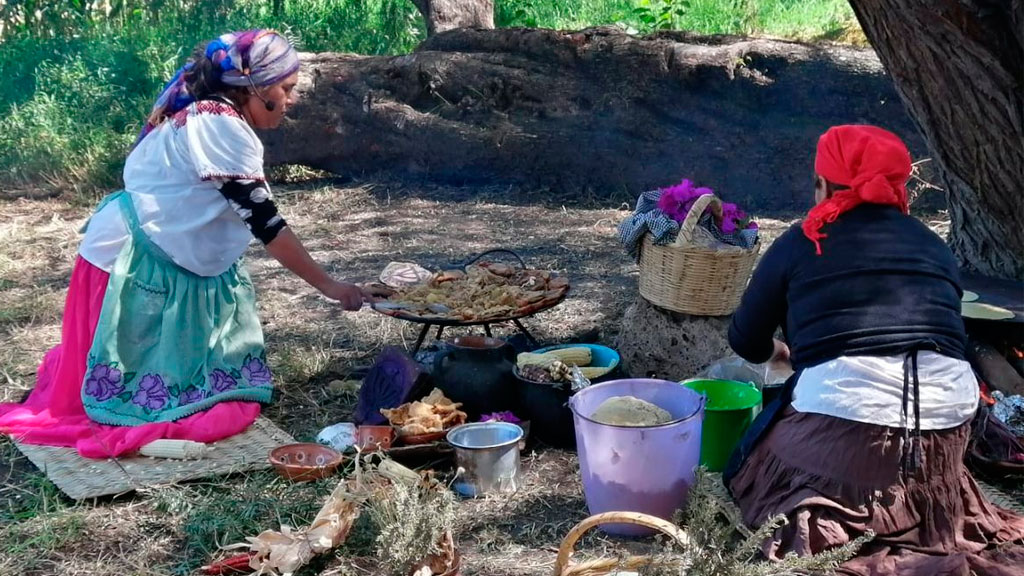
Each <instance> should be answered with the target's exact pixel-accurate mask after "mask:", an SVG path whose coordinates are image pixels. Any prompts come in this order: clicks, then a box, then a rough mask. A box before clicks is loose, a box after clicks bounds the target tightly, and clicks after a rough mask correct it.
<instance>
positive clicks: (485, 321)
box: [370, 249, 571, 357]
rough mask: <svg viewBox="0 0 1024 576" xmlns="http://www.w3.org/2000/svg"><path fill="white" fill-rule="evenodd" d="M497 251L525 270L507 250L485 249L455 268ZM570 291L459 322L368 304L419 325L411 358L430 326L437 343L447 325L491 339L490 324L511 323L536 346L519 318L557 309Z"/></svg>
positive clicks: (377, 303) (378, 310) (383, 303)
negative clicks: (469, 329)
mask: <svg viewBox="0 0 1024 576" xmlns="http://www.w3.org/2000/svg"><path fill="white" fill-rule="evenodd" d="M497 252H502V253H507V254H511V255H512V256H513V257H514V258H515V259H516V261H517V262H518V264H519V265H520V266H521V267H522V268H523V269H524V270H526V269H527V268H526V264H525V263H524V262H523V259H522V258H521V257H520V256H519V255H518V254H516V253H515V252H513V251H511V250H504V249H497V250H488V251H487V252H483V253H481V254H479V255H477V256H475V257H473V258H470V259H469V260H467V261H466V262H464V263H462V264H460V265H458V266H457V267H458V268H462V269H463V270H465V269H466V268H467V267H469V266H470V265H471V264H473V263H475V262H477V261H478V260H480V258H482V257H484V256H486V255H487V254H493V253H497ZM453 268H454V267H453ZM570 290H571V287H570V288H566V289H565V291H564V292H562V294H561V296H559V297H558V298H555V299H553V300H547V301H545V300H541V301H540V302H538V303H536V304H531V305H530V306H527V307H525V308H524V309H520V310H516V311H514V312H512V313H511V314H508V315H505V316H492V317H487V318H474V319H472V320H460V319H455V318H449V317H445V316H420V315H418V314H413V313H411V312H409V311H407V310H402V309H399V308H389V307H388V306H387V304H388V303H389V302H388V301H387V300H382V301H380V302H374V303H373V304H371V305H370V307H371V308H372V309H373V310H375V311H377V312H379V313H381V314H384V315H385V316H391V317H392V318H397V319H399V320H405V321H407V322H413V323H416V324H422V325H423V328H422V329H421V330H420V333H419V336H417V337H416V344H415V345H414V346H413V348H412V355H413V356H414V357H415V355H416V353H417V352H419V349H420V347H421V346H422V345H423V341H424V340H426V337H427V334H428V333H429V332H430V329H431V328H433V327H434V326H437V334H436V335H435V336H434V338H435V339H437V340H440V339H441V335H442V333H443V332H444V329H445V328H447V327H449V326H483V327H484V333H485V334H486V335H487V336H492V334H491V324H502V323H505V322H511V323H513V324H514V325H515V327H516V328H518V329H519V331H520V332H522V333H523V335H524V336H526V338H527V339H529V341H530V342H531V343H533V344H535V345H537V344H538V343H537V340H536V338H534V337H533V335H532V334H530V331H529V330H527V329H526V327H525V326H523V324H522V322H520V319H522V318H526V317H529V316H533V315H534V314H537V313H540V312H543V311H545V310H550V309H551V308H554V307H555V306H558V305H559V304H561V303H562V302H563V301H564V300H565V298H566V297H567V296H568V295H569V291H570Z"/></svg>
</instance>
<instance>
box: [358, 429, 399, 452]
mask: <svg viewBox="0 0 1024 576" xmlns="http://www.w3.org/2000/svg"><path fill="white" fill-rule="evenodd" d="M394 441H395V429H394V427H392V426H360V427H358V428H356V446H357V447H358V448H359V450H360V452H363V453H367V452H376V451H378V450H381V451H387V450H389V449H390V448H391V445H392V444H393V443H394Z"/></svg>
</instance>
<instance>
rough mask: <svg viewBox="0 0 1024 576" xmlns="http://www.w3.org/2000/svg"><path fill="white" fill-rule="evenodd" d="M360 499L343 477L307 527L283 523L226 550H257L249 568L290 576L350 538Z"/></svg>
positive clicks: (357, 514) (268, 573)
mask: <svg viewBox="0 0 1024 576" xmlns="http://www.w3.org/2000/svg"><path fill="white" fill-rule="evenodd" d="M359 504H360V502H359V499H358V498H357V497H356V496H354V495H353V494H352V493H351V492H349V490H348V485H347V482H346V481H345V480H342V481H341V482H340V483H338V485H337V486H336V487H335V488H334V491H332V492H331V495H330V496H328V497H327V501H326V502H325V503H324V505H323V507H322V508H321V509H320V512H318V513H317V515H316V518H314V519H313V522H312V524H310V525H309V527H308V528H302V529H299V530H295V529H293V528H292V527H290V526H281V530H280V531H276V530H265V531H263V532H261V533H260V535H259V536H249V537H247V538H246V540H247V541H248V544H246V543H241V544H234V545H232V546H228V547H226V549H233V548H244V547H248V548H249V550H250V551H251V552H253V553H254V555H253V557H252V559H251V560H250V561H249V567H250V568H253V569H254V570H256V574H257V575H263V574H267V575H275V576H276V575H278V574H280V575H281V576H289V575H290V574H292V573H294V572H295V571H296V570H298V569H299V568H302V567H303V566H305V565H306V564H307V563H309V561H310V560H311V559H312V558H313V556H314V555H316V554H323V553H324V552H327V551H329V550H332V549H333V548H336V547H337V546H339V545H340V544H341V543H342V542H344V541H345V539H346V538H347V537H348V533H349V532H350V531H351V530H352V524H353V523H355V521H356V519H357V518H359V511H360V508H359Z"/></svg>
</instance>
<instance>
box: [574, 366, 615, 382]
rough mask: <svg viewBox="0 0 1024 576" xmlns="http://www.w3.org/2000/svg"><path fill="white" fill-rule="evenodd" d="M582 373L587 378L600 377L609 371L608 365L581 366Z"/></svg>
mask: <svg viewBox="0 0 1024 576" xmlns="http://www.w3.org/2000/svg"><path fill="white" fill-rule="evenodd" d="M579 369H580V373H582V374H583V376H584V377H585V378H586V379H587V380H593V379H594V378H600V377H601V376H604V375H605V374H607V373H608V372H609V370H608V367H606V366H580V367H579Z"/></svg>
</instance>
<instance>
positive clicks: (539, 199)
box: [0, 181, 786, 576]
mask: <svg viewBox="0 0 1024 576" xmlns="http://www.w3.org/2000/svg"><path fill="white" fill-rule="evenodd" d="M277 194H278V197H279V202H280V204H281V206H282V211H283V212H284V213H285V215H286V217H287V218H288V220H289V222H290V223H291V225H292V227H293V228H294V229H295V230H296V231H297V232H298V234H299V235H300V237H302V238H303V239H304V240H305V241H306V244H307V246H308V247H309V249H310V251H311V252H312V253H313V255H314V257H315V258H316V259H317V260H318V261H320V262H322V263H324V264H325V265H326V266H327V267H328V269H329V270H330V271H331V272H332V273H334V274H336V275H337V276H339V277H344V278H348V279H352V280H360V281H362V280H369V279H372V278H374V277H375V276H376V275H377V274H378V273H379V271H380V270H381V269H382V268H383V266H384V265H386V264H387V263H388V262H389V261H392V260H403V261H404V260H411V261H418V262H423V263H427V264H432V265H441V264H445V263H450V262H458V261H461V260H463V259H464V258H465V257H467V256H468V255H472V254H475V253H478V252H481V251H483V250H487V249H490V248H495V247H503V248H511V249H514V250H516V251H517V252H519V253H520V254H521V255H522V256H523V257H524V258H525V259H526V260H527V262H528V263H530V264H531V265H534V266H536V267H541V268H550V269H555V270H559V271H562V272H565V273H567V274H568V275H569V276H570V278H571V279H572V281H573V292H572V293H571V296H570V298H569V299H568V300H567V301H566V302H564V303H563V304H562V305H560V306H559V307H557V308H555V309H553V310H551V311H548V312H545V313H543V314H540V315H538V316H536V317H534V318H530V319H527V320H526V321H525V323H526V324H527V326H528V327H529V328H530V329H531V331H533V333H534V335H535V336H537V337H538V338H539V339H540V340H542V341H566V340H570V339H572V338H573V336H574V335H579V334H583V333H593V332H594V331H598V332H599V335H600V340H602V341H605V342H610V341H611V340H612V339H613V338H614V335H615V333H616V330H617V323H618V322H619V319H620V318H621V316H622V313H623V311H624V310H625V308H626V306H628V304H629V303H630V301H631V300H632V299H633V298H635V297H636V296H635V294H636V290H635V282H636V278H635V276H636V267H635V265H634V264H633V263H632V262H631V261H630V260H629V259H628V257H627V256H626V255H625V254H624V253H623V251H622V250H620V249H619V247H618V245H617V240H616V225H617V224H618V222H619V221H620V220H621V219H622V218H623V217H624V216H625V215H626V214H627V213H628V212H627V209H628V204H629V202H631V199H630V198H628V197H622V198H582V199H581V198H576V199H573V200H572V201H571V203H570V202H569V200H568V199H559V198H552V197H550V196H549V195H547V194H545V193H544V192H542V191H537V192H533V193H525V192H522V191H512V190H507V189H479V188H474V189H461V188H443V187H430V188H408V187H403V186H400V185H392V184H388V183H374V184H364V185H336V184H332V183H331V182H329V181H312V182H307V183H302V184H296V185H291V186H282V187H280V188H279V189H278V192H277ZM563 202H565V204H564V205H563ZM90 204H91V202H89V201H87V200H71V201H69V200H67V199H63V198H46V197H37V198H26V197H19V198H13V199H12V198H7V199H0V401H16V400H18V399H20V398H21V397H22V396H23V395H24V394H25V393H26V392H27V391H28V390H29V389H31V387H32V386H33V384H34V378H35V370H36V365H37V363H38V362H39V360H40V359H41V358H42V355H43V353H44V352H45V350H46V349H48V348H49V347H51V346H53V345H54V344H56V343H57V341H58V339H59V332H60V316H61V307H62V304H63V298H64V295H65V291H66V286H67V282H68V279H69V276H70V272H71V265H72V262H73V259H74V255H75V252H76V248H77V242H78V235H77V232H76V231H77V230H78V228H79V227H80V226H81V225H82V223H83V222H84V220H85V218H86V217H87V216H88V214H89V208H90ZM764 225H765V226H764V229H765V232H766V233H767V235H768V237H769V238H770V237H774V236H775V235H777V234H778V232H779V231H780V230H782V229H784V227H785V225H786V221H783V220H774V221H771V220H769V221H764ZM248 266H249V269H250V272H251V273H252V277H253V279H254V281H255V283H256V285H257V290H258V293H259V298H260V309H261V313H262V319H263V321H264V328H265V331H266V337H267V346H268V351H269V354H270V362H271V365H272V368H273V369H274V370H275V373H276V382H277V385H278V388H279V397H278V398H277V401H276V402H275V403H274V404H273V405H272V406H271V407H269V408H268V409H267V410H266V415H267V416H268V417H269V418H270V419H272V420H273V421H275V422H276V423H277V424H278V425H279V426H281V427H283V428H284V429H286V430H287V431H288V432H290V433H291V434H293V435H294V436H295V437H296V438H297V439H299V440H309V439H311V438H312V437H313V436H314V435H315V434H316V432H317V431H319V430H320V429H321V428H322V427H323V426H326V425H328V424H331V423H334V422H339V421H344V420H347V419H348V418H349V417H350V414H351V410H352V407H353V404H354V400H355V398H354V395H353V394H352V393H351V392H346V391H341V390H332V389H330V388H329V387H328V386H327V383H328V382H330V381H331V380H334V379H338V378H345V377H346V376H347V375H349V374H351V373H353V372H355V371H357V370H358V369H359V368H360V367H363V366H366V365H367V364H368V363H369V362H370V361H371V360H372V359H373V357H374V355H375V354H376V353H377V352H378V351H379V350H380V349H381V348H382V347H383V346H385V345H399V346H405V347H409V346H411V345H412V342H413V341H414V339H415V336H416V330H415V327H414V326H411V325H408V324H406V323H403V322H401V321H398V320H394V319H391V318H387V317H384V316H381V315H378V314H376V313H374V312H372V311H369V310H365V309H364V310H363V311H361V312H358V313H344V312H342V311H341V310H340V309H339V308H338V307H337V306H335V305H334V304H332V303H331V302H329V301H327V300H325V299H323V298H322V297H320V296H319V295H317V294H316V293H315V292H314V291H313V290H312V289H311V288H309V287H308V286H306V285H304V284H303V283H302V282H301V281H300V280H298V279H296V278H295V277H293V276H291V275H290V274H289V273H287V272H286V271H285V270H283V269H282V268H280V267H279V266H278V265H277V264H276V263H275V262H273V261H272V260H271V259H270V258H269V257H268V256H267V255H266V253H265V252H264V251H263V250H262V249H259V248H254V249H252V250H251V251H250V253H249V255H248ZM524 470H525V471H524V475H525V488H524V489H523V490H522V491H521V492H519V493H518V494H516V495H515V496H513V497H511V498H501V499H484V500H478V501H466V502H462V503H460V505H459V512H458V514H459V520H458V523H457V534H456V536H457V538H458V542H459V546H460V548H461V549H462V550H463V551H464V552H465V558H466V568H465V570H464V572H463V573H464V574H466V575H467V576H468V575H474V574H479V575H493V576H513V575H514V576H535V575H536V576H540V575H544V574H548V573H549V571H550V566H551V562H552V560H553V558H554V552H555V550H556V549H557V546H558V544H559V542H560V540H561V538H562V537H563V536H564V535H565V533H566V532H567V531H568V530H569V528H570V527H571V526H572V525H573V524H574V523H575V522H577V521H579V520H580V519H582V518H583V517H585V516H586V509H585V505H584V500H583V495H582V491H581V487H580V483H579V480H578V474H579V472H578V463H577V461H576V457H575V455H574V454H571V453H567V452H561V451H557V450H541V451H535V452H531V453H528V454H525V455H524ZM331 485H332V482H331V481H323V482H318V483H312V484H305V485H291V484H285V483H283V482H281V481H280V480H278V479H277V478H276V476H274V475H273V474H272V473H270V472H259V473H253V474H248V475H242V476H236V477H231V478H214V479H210V480H208V481H205V482H196V483H190V484H186V485H182V486H174V487H163V488H157V489H151V490H148V491H145V492H142V493H137V494H134V495H131V496H128V497H124V498H120V499H116V500H110V499H106V500H101V501H98V502H85V503H78V504H76V503H74V502H71V501H69V500H67V499H66V498H64V497H63V496H61V494H60V493H59V492H58V491H57V490H56V488H54V486H53V485H52V484H50V483H49V482H48V481H47V480H46V479H45V476H43V475H42V473H41V472H39V471H38V470H36V469H35V468H34V467H33V466H32V465H31V464H30V463H28V462H27V461H26V459H25V458H24V457H23V456H21V455H20V454H19V453H18V452H17V451H16V450H15V449H14V447H13V446H12V445H11V444H10V442H9V441H7V440H6V439H3V440H0V576H5V575H8V574H11V575H13V574H26V575H58V574H59V575H71V574H90V575H106V574H110V575H114V574H117V575H124V574H140V575H141V574H189V573H192V572H193V571H194V570H195V569H196V568H197V567H198V566H199V565H201V564H202V563H203V562H204V561H206V560H208V559H209V558H210V555H211V554H212V553H213V552H214V551H215V550H216V549H217V547H218V546H219V545H223V544H228V543H231V542H235V541H238V540H240V539H241V538H242V537H243V536H245V535H248V534H255V533H257V532H259V531H260V530H262V529H265V528H277V527H278V526H279V525H280V524H282V523H284V524H290V525H293V526H295V525H303V524H304V523H306V522H308V521H309V520H310V519H311V518H312V516H313V515H314V514H315V512H316V510H317V509H318V508H319V504H320V502H321V500H322V498H323V497H324V496H325V495H326V494H327V492H328V491H329V490H330V488H331ZM644 546H646V545H645V544H643V543H622V542H617V541H612V540H609V539H607V538H604V537H601V536H597V535H595V536H591V537H588V538H586V539H585V540H584V542H583V544H582V548H584V549H585V550H586V552H587V553H590V554H598V555H603V554H605V553H611V551H612V550H623V549H625V548H627V547H632V548H643V547H644ZM374 566H375V564H374V561H373V558H372V542H371V540H370V536H369V532H368V530H367V528H366V526H365V525H363V524H358V525H357V527H356V530H355V531H354V533H353V536H352V538H351V539H350V541H349V543H348V544H346V546H345V547H344V548H343V549H341V550H339V552H338V555H337V556H336V557H331V558H326V559H320V560H317V561H316V562H314V564H313V565H311V566H310V567H308V568H307V569H305V570H304V571H303V572H302V574H318V573H319V574H331V575H362V574H379V571H377V570H375V568H374Z"/></svg>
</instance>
